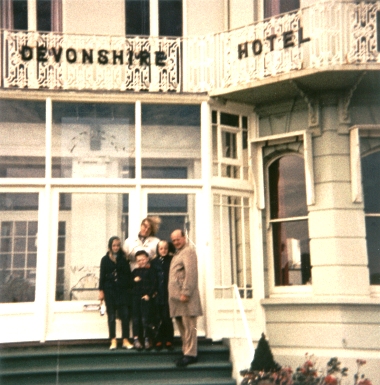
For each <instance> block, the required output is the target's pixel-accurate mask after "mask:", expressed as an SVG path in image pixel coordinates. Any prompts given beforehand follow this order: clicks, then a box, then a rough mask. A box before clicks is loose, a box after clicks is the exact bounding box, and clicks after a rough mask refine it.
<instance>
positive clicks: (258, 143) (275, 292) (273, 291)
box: [250, 130, 315, 298]
mask: <svg viewBox="0 0 380 385" xmlns="http://www.w3.org/2000/svg"><path fill="white" fill-rule="evenodd" d="M297 141H298V142H300V141H302V142H303V158H304V165H305V185H306V204H307V205H308V206H310V205H314V204H315V189H314V168H313V150H312V134H311V133H310V132H307V131H306V130H302V131H294V132H289V133H285V134H278V135H271V136H265V137H258V138H255V139H253V140H251V141H250V145H251V154H252V157H251V167H252V173H253V182H254V189H255V198H256V207H257V209H258V210H264V209H265V208H266V203H265V202H266V194H265V183H264V181H265V172H267V170H266V169H264V159H263V147H265V146H275V145H280V144H291V143H294V142H297ZM267 242H268V244H270V245H271V244H272V235H271V236H270V237H269V238H268V239H267ZM271 247H272V246H271ZM267 263H268V271H269V275H268V279H269V294H270V297H271V298H275V297H280V298H281V297H284V296H286V297H288V296H289V295H291V296H299V295H310V294H311V292H312V286H311V285H297V286H275V285H274V267H273V254H272V253H271V255H268V260H267Z"/></svg>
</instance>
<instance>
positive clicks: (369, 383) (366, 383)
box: [358, 378, 372, 385]
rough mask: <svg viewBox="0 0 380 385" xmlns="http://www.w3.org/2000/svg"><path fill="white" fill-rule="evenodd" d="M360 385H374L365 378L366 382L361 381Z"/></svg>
mask: <svg viewBox="0 0 380 385" xmlns="http://www.w3.org/2000/svg"><path fill="white" fill-rule="evenodd" d="M358 385H372V382H371V381H370V380H369V379H368V378H365V379H364V380H360V381H359V382H358Z"/></svg>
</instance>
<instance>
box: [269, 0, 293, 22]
mask: <svg viewBox="0 0 380 385" xmlns="http://www.w3.org/2000/svg"><path fill="white" fill-rule="evenodd" d="M299 7H300V1H299V0H264V18H267V17H271V16H276V15H279V14H280V13H285V12H291V11H294V10H296V9H299Z"/></svg>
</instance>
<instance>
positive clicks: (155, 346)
mask: <svg viewBox="0 0 380 385" xmlns="http://www.w3.org/2000/svg"><path fill="white" fill-rule="evenodd" d="M154 348H155V349H156V350H161V349H162V342H161V341H158V342H156V344H155V345H154Z"/></svg>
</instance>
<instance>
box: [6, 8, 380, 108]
mask: <svg viewBox="0 0 380 385" xmlns="http://www.w3.org/2000/svg"><path fill="white" fill-rule="evenodd" d="M379 14H380V2H360V3H357V2H348V1H345V2H338V1H328V2H321V3H318V4H315V5H313V6H310V7H308V8H303V9H300V10H299V11H297V12H294V13H288V14H283V15H280V16H277V17H273V18H271V19H267V20H264V21H261V22H258V23H255V24H252V25H248V26H246V27H243V28H239V29H236V30H233V31H228V32H223V33H219V34H215V35H207V36H202V37H190V38H157V37H125V36H84V35H67V34H57V33H47V34H43V33H38V32H25V31H23V32H21V31H7V30H3V31H1V52H2V58H1V68H0V69H1V87H2V88H16V89H49V90H93V91H97V90H101V91H137V92H139V91H147V92H179V93H200V92H208V93H209V94H210V95H211V96H220V97H224V98H227V99H232V100H237V101H245V102H247V101H248V102H252V103H257V102H258V101H263V100H269V99H271V98H273V97H276V98H281V97H282V96H284V97H285V96H288V95H289V92H294V84H295V83H296V84H297V87H301V89H302V88H303V87H305V88H308V89H315V90H318V89H321V88H329V87H330V88H336V89H339V88H346V87H354V86H355V84H357V83H358V79H359V78H360V76H361V74H362V73H363V71H367V72H368V71H369V72H371V71H377V70H378V69H380V66H379V63H380V57H379V46H380V42H379V41H378V40H379V35H380V33H379V28H380V16H379ZM372 74H375V72H372ZM322 75H323V76H322ZM373 76H377V75H376V74H375V75H373ZM369 81H370V82H371V81H373V79H372V80H369ZM292 90H293V91H292Z"/></svg>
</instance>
